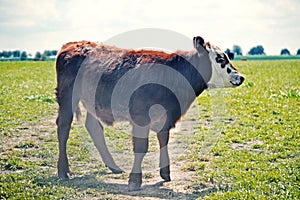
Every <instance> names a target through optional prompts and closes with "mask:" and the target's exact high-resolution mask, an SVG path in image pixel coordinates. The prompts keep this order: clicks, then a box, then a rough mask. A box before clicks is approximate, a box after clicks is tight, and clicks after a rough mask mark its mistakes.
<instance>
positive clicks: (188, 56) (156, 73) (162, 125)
mask: <svg viewBox="0 0 300 200" xmlns="http://www.w3.org/2000/svg"><path fill="white" fill-rule="evenodd" d="M193 44H194V49H193V50H191V51H178V52H175V53H171V54H168V53H165V52H161V51H150V50H130V49H121V48H117V47H113V46H107V45H103V44H99V43H93V42H88V41H80V42H71V43H67V44H65V45H64V46H63V47H62V49H61V50H60V52H59V54H58V57H57V61H56V73H57V88H56V95H57V102H58V104H59V111H58V117H57V121H56V124H57V133H58V141H59V158H58V164H57V167H58V175H59V177H63V178H68V173H69V172H70V170H69V164H68V158H67V153H66V143H67V140H68V137H69V132H70V127H71V123H72V120H73V113H74V111H76V109H77V105H78V103H79V101H81V102H82V104H83V105H84V107H85V108H86V109H87V117H86V123H85V126H86V128H87V130H88V132H89V134H90V136H91V138H92V139H93V142H94V144H95V146H96V148H97V149H98V151H99V153H100V155H101V157H102V160H103V162H104V163H105V165H106V166H107V167H108V168H109V169H110V170H111V171H112V172H113V173H121V172H123V171H122V170H121V169H120V168H119V167H118V166H117V164H116V163H115V161H114V160H113V158H112V156H111V154H110V152H109V151H108V149H107V146H106V143H105V139H104V134H103V127H102V124H101V122H103V123H105V124H107V125H113V123H114V122H115V121H122V120H127V121H129V122H130V123H131V125H132V126H133V129H132V140H133V151H134V164H133V167H132V170H131V173H130V176H129V183H128V187H129V190H131V191H132V190H138V189H140V187H141V184H142V168H141V163H142V160H143V158H144V156H145V154H146V152H147V150H148V134H149V130H153V131H155V132H156V133H157V138H158V140H159V146H160V159H159V166H160V176H161V177H162V178H163V179H164V180H165V181H170V180H171V179H170V161H169V155H168V148H167V145H168V141H169V131H170V129H171V128H172V127H174V126H175V123H176V122H177V121H178V119H179V118H180V117H181V116H182V115H183V114H184V113H185V112H186V111H187V109H188V108H189V106H190V105H191V103H192V102H193V101H194V99H195V98H196V97H197V96H199V95H200V94H201V93H202V92H203V91H204V90H205V89H208V88H225V87H237V86H239V85H241V84H242V83H243V81H244V77H243V76H242V75H241V74H239V73H238V71H237V69H236V68H234V66H233V65H232V63H231V62H230V60H229V59H228V57H227V55H226V54H225V53H224V52H222V51H221V50H220V49H219V48H218V47H216V46H214V45H211V44H210V43H205V42H204V40H203V38H201V37H199V36H198V37H194V39H193ZM100 121H101V122H100Z"/></svg>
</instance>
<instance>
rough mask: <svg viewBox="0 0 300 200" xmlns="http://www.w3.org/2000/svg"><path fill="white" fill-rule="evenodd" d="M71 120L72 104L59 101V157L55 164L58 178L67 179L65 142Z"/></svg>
mask: <svg viewBox="0 0 300 200" xmlns="http://www.w3.org/2000/svg"><path fill="white" fill-rule="evenodd" d="M72 120H73V112H72V103H70V102H64V101H61V102H60V104H59V112H58V117H57V119H56V124H57V136H58V143H59V144H58V149H59V157H58V162H57V169H58V176H59V177H61V178H68V173H69V172H70V170H69V162H68V157H67V140H68V138H69V132H70V128H71V124H72Z"/></svg>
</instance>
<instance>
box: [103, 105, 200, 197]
mask: <svg viewBox="0 0 300 200" xmlns="http://www.w3.org/2000/svg"><path fill="white" fill-rule="evenodd" d="M192 109H193V108H192ZM194 109H197V108H195V106H194ZM197 111H198V110H197ZM196 113H198V112H193V111H191V112H188V113H187V114H186V116H185V117H184V118H183V119H182V121H181V122H180V123H179V124H177V126H176V128H175V129H173V130H172V131H171V137H170V142H169V154H170V160H171V179H172V181H171V182H163V181H162V178H161V177H160V176H159V169H158V160H159V150H158V149H156V150H154V151H152V152H149V153H148V154H147V155H146V156H145V159H144V161H143V173H144V175H143V185H142V189H141V190H140V191H136V192H128V190H127V183H128V178H127V177H124V176H122V175H105V176H104V178H103V182H104V183H106V184H107V185H109V186H108V187H106V189H107V192H108V194H111V195H112V199H141V198H142V199H151V200H155V199H196V198H197V197H196V195H195V193H194V192H195V191H194V189H193V188H192V187H191V183H192V182H193V181H194V180H195V175H194V172H193V171H186V170H183V168H184V166H185V165H186V164H187V161H186V160H185V159H184V155H185V153H186V150H187V148H188V146H189V142H190V141H188V139H192V136H193V135H194V134H195V128H196V127H197V126H199V122H197V121H196V120H195V119H196V118H198V117H197V116H196ZM125 127H126V126H125ZM117 128H119V127H117ZM124 131H130V130H128V128H127V130H124ZM151 134H153V133H150V139H149V140H150V144H151V140H153V141H154V142H152V145H153V143H155V142H156V140H157V139H156V137H151ZM153 135H154V134H153ZM183 139H184V140H185V141H183ZM154 145H156V146H158V144H154ZM113 157H114V158H115V160H116V162H117V163H121V164H120V166H121V167H122V168H123V169H124V170H125V171H126V173H127V174H128V173H129V172H130V168H131V161H132V160H133V157H132V155H131V154H130V155H126V156H125V157H124V154H122V155H120V154H113ZM182 158H183V159H182ZM124 160H127V161H130V162H126V161H125V162H124ZM122 161H123V162H122Z"/></svg>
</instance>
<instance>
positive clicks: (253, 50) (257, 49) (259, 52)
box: [225, 45, 300, 56]
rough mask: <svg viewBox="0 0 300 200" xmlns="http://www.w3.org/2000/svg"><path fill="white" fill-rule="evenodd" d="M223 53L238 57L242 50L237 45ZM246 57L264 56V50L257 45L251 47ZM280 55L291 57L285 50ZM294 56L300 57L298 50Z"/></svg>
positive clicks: (299, 50)
mask: <svg viewBox="0 0 300 200" xmlns="http://www.w3.org/2000/svg"><path fill="white" fill-rule="evenodd" d="M225 52H226V53H227V54H228V53H230V52H231V53H234V54H235V55H239V56H242V55H243V52H242V48H241V47H240V46H239V45H233V47H232V49H231V50H230V49H228V48H227V49H226V50H225ZM247 54H248V55H266V53H265V49H264V47H263V46H262V45H257V46H255V47H252V48H251V49H250V50H249V51H248V53H247ZM280 55H282V56H283V55H291V52H290V51H289V50H288V49H287V48H284V49H282V50H281V51H280ZM296 55H300V49H298V50H297V52H296Z"/></svg>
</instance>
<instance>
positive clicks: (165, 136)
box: [157, 131, 171, 181]
mask: <svg viewBox="0 0 300 200" xmlns="http://www.w3.org/2000/svg"><path fill="white" fill-rule="evenodd" d="M169 135H170V134H169V131H166V132H159V133H157V138H158V141H159V147H160V156H159V167H160V176H161V177H162V178H163V179H164V180H165V181H171V178H170V158H169V153H168V142H169Z"/></svg>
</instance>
